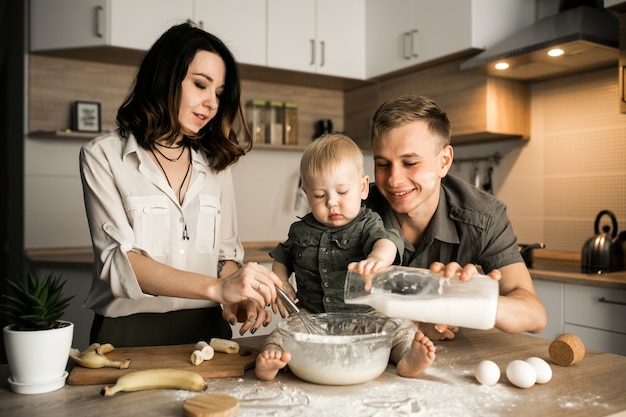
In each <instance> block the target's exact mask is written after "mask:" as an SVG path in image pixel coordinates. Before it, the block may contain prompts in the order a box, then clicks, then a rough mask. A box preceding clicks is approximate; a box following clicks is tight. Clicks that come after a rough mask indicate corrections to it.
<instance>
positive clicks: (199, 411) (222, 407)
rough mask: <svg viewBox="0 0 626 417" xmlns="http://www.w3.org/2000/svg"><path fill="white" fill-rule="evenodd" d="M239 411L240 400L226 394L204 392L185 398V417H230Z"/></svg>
mask: <svg viewBox="0 0 626 417" xmlns="http://www.w3.org/2000/svg"><path fill="white" fill-rule="evenodd" d="M237 411H239V401H237V399H236V398H235V397H231V396H230V395H226V394H217V393H213V394H204V395H197V396H195V397H192V398H189V399H187V400H185V402H184V403H183V412H184V415H185V417H229V416H232V415H233V414H235V413H236V412H237Z"/></svg>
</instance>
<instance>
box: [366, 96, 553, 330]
mask: <svg viewBox="0 0 626 417" xmlns="http://www.w3.org/2000/svg"><path fill="white" fill-rule="evenodd" d="M450 131H451V129H450V121H449V120H448V117H447V115H446V113H444V112H443V111H442V110H441V109H440V108H439V106H437V104H436V103H435V102H434V101H432V100H430V99H428V98H426V97H423V96H403V97H399V98H397V99H395V100H391V101H388V102H386V103H384V104H383V105H381V106H380V107H379V108H378V110H377V111H376V113H375V114H374V117H373V119H372V126H371V136H372V145H373V152H374V177H375V187H374V186H373V187H372V190H371V192H370V197H369V198H368V200H367V202H366V203H367V205H368V206H369V207H371V208H372V209H373V210H375V211H377V212H378V213H379V214H380V215H381V217H382V218H383V220H384V222H385V225H386V227H388V228H394V229H397V230H398V231H399V232H400V233H401V234H402V236H403V237H404V240H405V251H404V256H403V258H402V262H403V265H405V266H411V267H422V268H426V267H429V268H430V269H431V270H432V271H435V272H439V271H441V272H443V274H444V276H445V277H446V278H451V277H452V276H453V275H454V274H455V273H460V274H461V276H460V278H461V280H468V279H470V277H471V275H473V274H475V273H478V267H477V266H480V268H481V269H482V270H483V271H484V272H485V273H487V274H488V275H489V276H490V277H491V278H493V279H496V280H499V286H500V297H499V299H498V311H497V315H496V327H497V328H499V329H500V330H502V331H505V332H509V333H520V332H525V331H527V332H532V333H538V332H540V331H541V330H543V328H544V327H545V325H546V320H547V318H546V312H545V309H544V308H543V305H542V304H541V302H540V301H539V298H538V297H537V295H536V293H535V289H534V286H533V283H532V279H531V277H530V273H529V272H528V269H527V268H526V266H525V264H524V262H523V259H522V256H521V255H520V253H519V248H518V246H517V238H516V236H515V234H514V233H513V228H512V226H511V222H510V221H509V219H508V217H507V215H506V207H505V205H504V204H503V203H502V202H500V201H499V200H497V199H496V198H494V197H493V196H491V195H489V194H487V193H485V192H482V191H480V190H478V189H477V188H476V187H474V186H472V185H471V184H469V183H467V182H465V181H462V180H460V179H458V178H455V177H453V176H451V175H448V171H449V170H450V167H451V166H452V161H453V158H454V151H453V149H452V146H450ZM420 329H421V330H422V331H423V332H424V333H425V334H426V336H427V337H429V338H430V339H431V340H443V339H452V338H454V335H455V333H456V332H457V331H458V328H455V327H451V326H446V325H443V324H427V323H422V324H421V325H420Z"/></svg>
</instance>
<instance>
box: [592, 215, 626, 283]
mask: <svg viewBox="0 0 626 417" xmlns="http://www.w3.org/2000/svg"><path fill="white" fill-rule="evenodd" d="M605 215H606V216H609V218H610V219H611V226H609V225H604V226H603V227H602V232H600V220H601V219H602V216H605ZM594 230H595V233H596V234H595V236H592V237H590V238H589V239H587V241H586V242H585V244H584V245H583V248H582V257H581V261H582V267H581V270H582V272H583V273H597V274H602V273H604V272H613V271H619V270H622V269H624V267H625V266H626V265H625V262H624V243H625V242H624V241H626V233H624V232H622V233H620V234H619V237H617V235H618V233H617V218H616V217H615V214H613V212H612V211H610V210H602V211H601V212H599V213H598V215H597V216H596V221H595V224H594Z"/></svg>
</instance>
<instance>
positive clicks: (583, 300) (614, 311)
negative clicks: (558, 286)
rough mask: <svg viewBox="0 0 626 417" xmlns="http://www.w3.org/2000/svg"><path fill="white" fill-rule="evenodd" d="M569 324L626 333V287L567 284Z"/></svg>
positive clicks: (566, 319) (567, 320)
mask: <svg viewBox="0 0 626 417" xmlns="http://www.w3.org/2000/svg"><path fill="white" fill-rule="evenodd" d="M563 298H564V318H565V323H566V324H574V325H579V326H586V327H592V328H595V329H600V330H608V331H611V332H617V333H623V334H626V320H624V317H626V291H624V290H617V289H612V288H599V287H591V286H586V285H570V284H567V285H565V288H564V297H563Z"/></svg>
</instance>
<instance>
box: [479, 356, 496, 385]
mask: <svg viewBox="0 0 626 417" xmlns="http://www.w3.org/2000/svg"><path fill="white" fill-rule="evenodd" d="M474 375H475V376H476V380H477V381H478V382H480V383H481V384H482V385H489V386H491V385H495V384H496V383H497V382H498V381H499V380H500V368H498V365H496V364H495V362H493V361H486V360H485V361H482V362H481V363H479V364H478V365H476V368H475V369H474Z"/></svg>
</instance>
